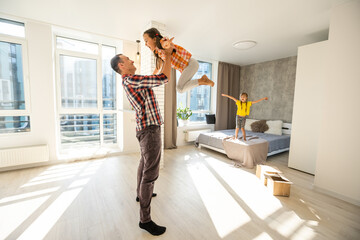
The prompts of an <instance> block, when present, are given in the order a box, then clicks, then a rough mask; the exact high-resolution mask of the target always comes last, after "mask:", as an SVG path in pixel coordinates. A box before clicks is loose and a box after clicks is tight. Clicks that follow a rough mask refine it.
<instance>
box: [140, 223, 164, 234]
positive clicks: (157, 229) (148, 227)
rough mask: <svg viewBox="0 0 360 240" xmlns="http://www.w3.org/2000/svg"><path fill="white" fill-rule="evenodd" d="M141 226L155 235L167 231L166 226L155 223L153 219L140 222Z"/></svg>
mask: <svg viewBox="0 0 360 240" xmlns="http://www.w3.org/2000/svg"><path fill="white" fill-rule="evenodd" d="M139 227H140V228H142V229H144V230H146V231H148V232H149V233H151V234H152V235H154V236H159V235H161V234H163V233H164V232H165V231H166V227H162V226H159V225H157V224H156V223H154V222H153V221H150V222H147V223H142V222H139Z"/></svg>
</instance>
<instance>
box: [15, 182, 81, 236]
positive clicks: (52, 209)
mask: <svg viewBox="0 0 360 240" xmlns="http://www.w3.org/2000/svg"><path fill="white" fill-rule="evenodd" d="M81 190H82V188H76V189H73V190H69V191H65V192H63V193H61V195H60V196H59V197H58V198H56V200H55V201H54V202H53V203H52V204H51V205H50V206H49V207H48V208H47V209H46V210H45V211H43V213H42V214H41V215H40V216H39V217H38V218H36V220H35V221H34V222H33V223H32V224H31V225H30V226H29V227H28V228H27V229H26V230H25V231H24V232H23V233H22V234H21V235H20V237H19V238H18V239H43V238H44V237H45V236H46V234H47V233H48V232H49V231H50V230H51V228H52V227H53V226H54V225H55V223H56V222H57V221H58V220H59V218H60V217H61V215H62V214H63V213H64V212H65V210H66V209H67V208H68V207H69V206H70V204H71V203H72V202H73V201H74V199H75V198H76V197H77V196H78V195H79V193H80V192H81Z"/></svg>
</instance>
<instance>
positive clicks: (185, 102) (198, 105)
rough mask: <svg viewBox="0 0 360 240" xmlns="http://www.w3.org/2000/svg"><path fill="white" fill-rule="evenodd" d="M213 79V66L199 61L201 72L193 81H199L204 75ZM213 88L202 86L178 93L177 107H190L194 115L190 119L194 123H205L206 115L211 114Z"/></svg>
mask: <svg viewBox="0 0 360 240" xmlns="http://www.w3.org/2000/svg"><path fill="white" fill-rule="evenodd" d="M204 74H205V75H206V76H207V77H208V78H209V79H212V64H211V63H208V62H202V61H199V70H198V71H197V73H196V74H195V75H194V77H193V79H199V78H201V77H202V76H203V75H204ZM179 77H180V72H178V71H177V72H176V80H177V81H178V80H179ZM210 100H211V87H210V86H205V85H201V86H198V87H196V88H193V89H191V90H190V91H188V92H185V93H177V107H183V108H184V107H189V108H190V109H191V110H192V112H193V114H192V116H191V117H190V121H192V122H203V121H205V120H206V118H205V114H208V113H210V112H211V105H210V104H211V102H210Z"/></svg>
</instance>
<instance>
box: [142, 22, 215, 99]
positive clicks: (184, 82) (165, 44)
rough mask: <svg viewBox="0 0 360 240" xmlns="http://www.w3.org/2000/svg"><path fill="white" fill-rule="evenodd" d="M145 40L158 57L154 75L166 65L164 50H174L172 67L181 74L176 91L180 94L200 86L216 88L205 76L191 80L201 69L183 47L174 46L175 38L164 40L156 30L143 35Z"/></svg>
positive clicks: (151, 29) (149, 30) (147, 31)
mask: <svg viewBox="0 0 360 240" xmlns="http://www.w3.org/2000/svg"><path fill="white" fill-rule="evenodd" d="M143 38H144V41H145V45H146V46H147V47H148V48H150V50H151V51H152V52H154V54H155V57H156V69H155V71H154V74H157V73H158V72H159V71H160V70H161V68H162V66H163V65H164V59H165V52H164V49H168V48H169V47H170V46H171V47H173V48H174V50H173V53H172V54H171V67H172V68H174V69H176V70H179V71H180V72H181V76H180V78H179V81H178V84H177V85H176V90H177V91H178V92H179V93H183V92H186V91H189V90H190V89H192V88H194V87H197V86H199V85H208V86H211V87H213V86H214V82H213V81H211V80H210V79H209V78H208V77H207V76H206V75H203V76H202V77H201V78H199V79H194V80H191V79H192V78H193V76H194V75H195V73H196V72H197V70H198V69H199V63H198V61H196V60H195V59H194V58H192V57H191V56H192V55H191V53H190V52H188V51H187V50H186V49H184V48H183V47H181V46H179V45H176V44H174V43H173V42H172V40H173V39H174V38H171V39H168V38H166V37H165V38H164V37H163V36H161V34H160V32H159V30H157V29H156V28H150V29H148V30H146V31H145V32H144V34H143Z"/></svg>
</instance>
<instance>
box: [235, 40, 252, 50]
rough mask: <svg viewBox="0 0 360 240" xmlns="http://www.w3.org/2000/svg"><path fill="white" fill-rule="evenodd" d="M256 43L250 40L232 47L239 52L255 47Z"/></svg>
mask: <svg viewBox="0 0 360 240" xmlns="http://www.w3.org/2000/svg"><path fill="white" fill-rule="evenodd" d="M256 44H257V42H255V41H252V40H246V41H239V42H236V43H234V44H233V47H234V48H236V49H239V50H246V49H250V48H252V47H255V45H256Z"/></svg>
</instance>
